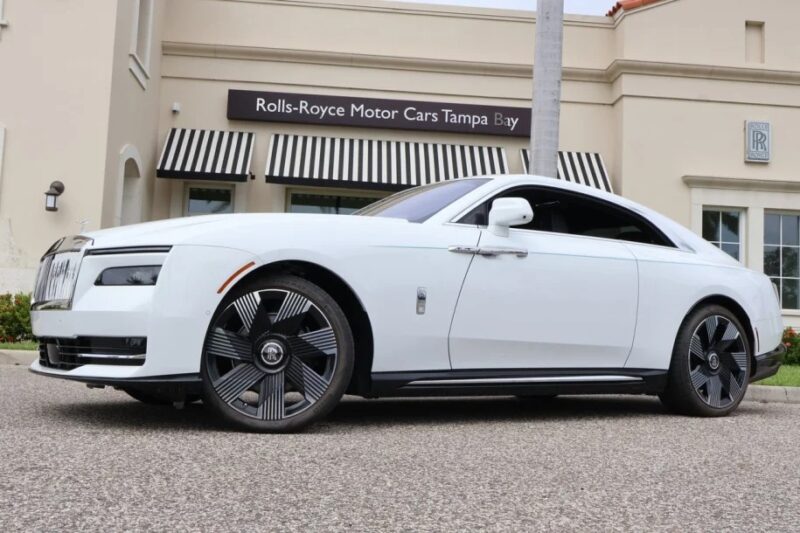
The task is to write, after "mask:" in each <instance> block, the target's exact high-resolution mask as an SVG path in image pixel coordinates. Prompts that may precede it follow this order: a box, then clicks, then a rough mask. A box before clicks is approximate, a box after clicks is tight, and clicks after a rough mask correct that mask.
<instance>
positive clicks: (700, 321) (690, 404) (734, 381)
mask: <svg viewBox="0 0 800 533" xmlns="http://www.w3.org/2000/svg"><path fill="white" fill-rule="evenodd" d="M750 361H751V350H750V342H749V338H748V332H747V330H746V329H745V328H744V327H743V326H742V324H741V322H739V320H738V319H737V318H736V316H735V315H734V314H733V313H731V312H730V311H729V310H728V309H726V308H724V307H721V306H719V305H708V306H704V307H702V308H699V309H697V310H695V311H693V312H692V313H691V314H689V316H687V317H686V319H684V321H683V324H681V327H680V329H679V330H678V336H677V338H676V340H675V347H674V349H673V352H672V362H671V364H670V368H669V374H668V377H667V387H666V389H665V390H664V392H662V393H661V394H659V397H660V398H661V401H662V402H663V403H664V405H665V406H666V407H667V408H668V409H670V410H671V411H673V412H675V413H678V414H682V415H688V416H702V417H716V416H726V415H728V414H730V413H731V412H733V411H734V410H735V409H736V408H737V407H738V406H739V403H741V401H742V399H743V398H744V395H745V392H747V384H748V382H749V381H750Z"/></svg>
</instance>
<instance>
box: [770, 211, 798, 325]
mask: <svg viewBox="0 0 800 533" xmlns="http://www.w3.org/2000/svg"><path fill="white" fill-rule="evenodd" d="M764 273H765V274H766V275H768V276H769V277H770V278H771V279H772V281H773V282H774V283H775V284H776V285H777V286H778V289H779V292H780V295H781V304H782V306H783V308H784V309H800V215H797V214H782V213H767V215H766V216H765V217H764Z"/></svg>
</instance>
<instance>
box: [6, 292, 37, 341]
mask: <svg viewBox="0 0 800 533" xmlns="http://www.w3.org/2000/svg"><path fill="white" fill-rule="evenodd" d="M31 339H33V332H32V331H31V297H30V295H29V294H22V293H19V294H0V342H22V341H29V340H31Z"/></svg>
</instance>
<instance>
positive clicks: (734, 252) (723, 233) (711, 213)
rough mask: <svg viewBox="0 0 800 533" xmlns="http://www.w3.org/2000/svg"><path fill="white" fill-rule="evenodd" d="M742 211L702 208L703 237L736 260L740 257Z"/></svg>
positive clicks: (739, 259)
mask: <svg viewBox="0 0 800 533" xmlns="http://www.w3.org/2000/svg"><path fill="white" fill-rule="evenodd" d="M741 235H742V212H741V211H736V210H730V209H727V210H726V209H704V210H703V238H704V239H705V240H707V241H708V242H710V243H711V244H713V245H714V246H716V247H717V248H720V249H721V250H722V251H723V252H725V253H726V254H728V255H729V256H731V257H733V258H734V259H736V260H737V261H741V258H742V238H741Z"/></svg>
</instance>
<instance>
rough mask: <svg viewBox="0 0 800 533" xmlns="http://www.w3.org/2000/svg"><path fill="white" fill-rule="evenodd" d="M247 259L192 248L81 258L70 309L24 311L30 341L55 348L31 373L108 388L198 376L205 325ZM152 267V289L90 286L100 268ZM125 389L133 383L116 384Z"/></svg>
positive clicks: (237, 254)
mask: <svg viewBox="0 0 800 533" xmlns="http://www.w3.org/2000/svg"><path fill="white" fill-rule="evenodd" d="M253 260H254V257H253V256H252V255H251V254H248V253H246V252H242V251H239V250H234V249H230V248H221V247H208V246H193V245H192V246H189V245H180V246H174V247H173V248H172V249H171V251H170V252H169V253H168V254H166V253H161V254H156V253H134V252H126V253H118V254H113V255H102V254H92V255H86V256H85V257H84V258H83V261H82V262H81V265H80V271H79V274H78V280H77V284H76V287H75V291H74V296H73V299H72V306H71V309H68V310H66V309H37V310H34V311H32V312H31V321H32V325H33V333H34V335H35V336H36V337H38V338H39V339H42V340H43V341H44V343H45V345H46V346H48V347H50V346H51V345H56V346H58V347H59V348H60V353H51V354H50V355H51V356H53V357H51V358H50V359H49V360H44V364H42V363H40V362H39V361H37V362H35V363H34V364H33V365H32V366H31V370H33V371H34V372H37V373H40V374H47V375H48V376H52V377H59V378H65V379H76V380H79V381H83V382H86V383H92V384H109V385H115V386H116V381H117V380H140V379H153V380H160V379H161V378H163V377H164V376H176V375H186V374H197V373H198V372H199V371H200V359H201V354H202V348H203V342H204V340H205V335H206V330H207V328H208V324H209V321H210V319H211V317H212V315H213V313H214V311H215V310H216V308H217V306H218V305H219V302H220V300H221V299H222V297H223V296H224V293H220V292H219V287H220V285H221V284H222V283H223V282H224V281H225V280H226V279H227V278H228V277H229V276H230V275H231V273H232V272H235V271H236V270H237V269H239V268H240V267H241V266H242V265H243V264H246V263H247V262H249V261H253ZM157 264H161V265H162V268H161V274H160V276H159V278H158V282H157V283H156V285H154V286H98V285H96V284H95V280H96V279H97V277H98V276H99V274H100V273H101V272H102V271H103V270H104V269H107V268H111V267H119V266H137V265H157ZM137 339H138V341H137V342H139V344H138V345H136V346H134V343H133V341H134V340H137ZM145 342H146V344H145ZM134 348H137V349H134ZM46 352H47V350H46ZM126 357H128V359H127V360H125V358H126ZM129 383H134V384H136V382H130V381H125V382H124V383H123V385H125V384H129Z"/></svg>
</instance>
